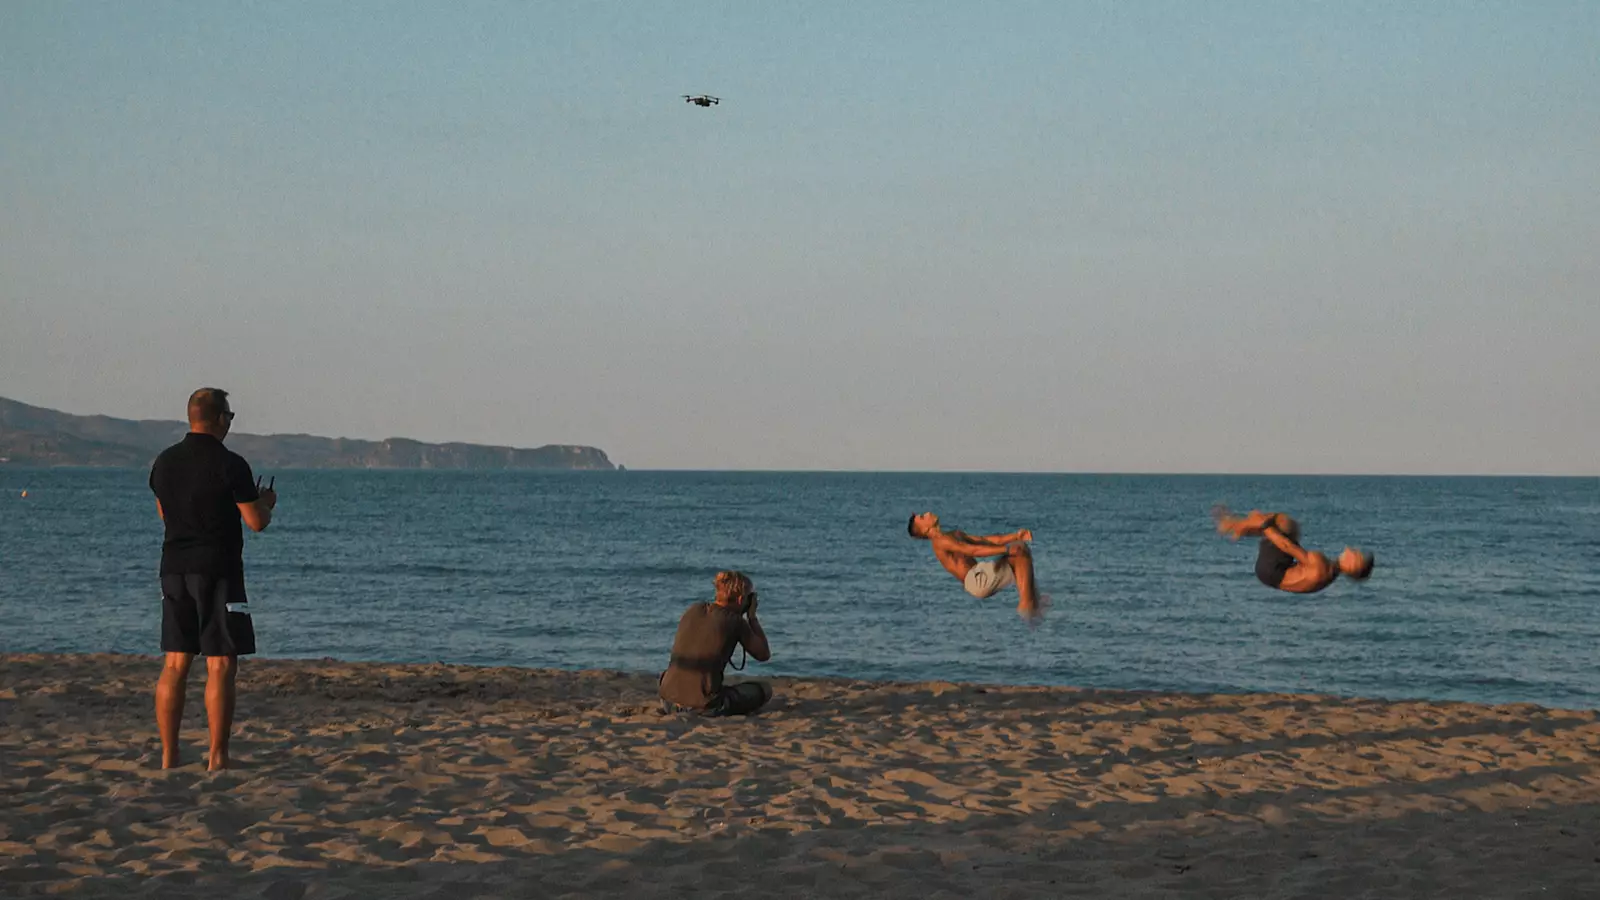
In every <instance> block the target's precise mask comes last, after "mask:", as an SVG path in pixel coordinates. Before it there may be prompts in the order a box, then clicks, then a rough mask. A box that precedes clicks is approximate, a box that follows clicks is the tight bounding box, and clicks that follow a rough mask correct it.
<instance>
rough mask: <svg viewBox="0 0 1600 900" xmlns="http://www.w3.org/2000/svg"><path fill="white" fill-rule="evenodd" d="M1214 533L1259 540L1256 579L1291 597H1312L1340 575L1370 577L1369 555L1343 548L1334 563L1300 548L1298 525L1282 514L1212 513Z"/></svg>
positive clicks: (1221, 510) (1224, 510) (1221, 508)
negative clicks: (1237, 514)
mask: <svg viewBox="0 0 1600 900" xmlns="http://www.w3.org/2000/svg"><path fill="white" fill-rule="evenodd" d="M1211 516H1212V518H1214V519H1216V521H1217V530H1218V531H1220V532H1222V533H1223V534H1225V535H1227V536H1228V537H1231V538H1233V539H1234V540H1236V541H1237V540H1239V539H1240V538H1247V537H1257V536H1259V537H1260V538H1261V548H1260V550H1259V552H1257V554H1256V577H1257V578H1259V579H1260V580H1261V583H1262V584H1264V585H1266V586H1267V587H1270V588H1277V589H1278V590H1280V591H1288V592H1289V593H1291V594H1315V593H1316V592H1317V591H1320V590H1322V589H1323V588H1325V587H1327V586H1328V585H1330V584H1333V582H1334V579H1336V578H1338V577H1339V576H1340V575H1344V576H1345V577H1346V578H1353V579H1355V580H1357V581H1365V580H1366V578H1367V576H1369V575H1371V574H1372V563H1373V559H1372V554H1370V553H1363V552H1361V551H1360V550H1357V549H1355V548H1354V547H1346V548H1344V552H1343V553H1340V554H1339V559H1338V561H1337V562H1335V561H1333V560H1330V559H1328V557H1327V556H1326V555H1325V554H1322V553H1319V552H1317V551H1315V550H1307V549H1305V548H1304V547H1302V546H1300V523H1299V522H1296V521H1295V520H1294V519H1291V518H1290V517H1289V516H1287V515H1285V514H1283V513H1273V512H1262V511H1261V510H1259V509H1252V510H1251V511H1250V514H1249V515H1248V516H1236V515H1234V514H1233V513H1231V512H1228V509H1227V507H1224V506H1219V507H1217V508H1216V509H1213V510H1212V511H1211Z"/></svg>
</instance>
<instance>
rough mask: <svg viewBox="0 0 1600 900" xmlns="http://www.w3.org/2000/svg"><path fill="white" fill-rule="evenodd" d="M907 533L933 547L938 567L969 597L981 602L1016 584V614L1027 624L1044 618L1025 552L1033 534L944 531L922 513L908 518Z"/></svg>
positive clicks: (1030, 558)
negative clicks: (1040, 617)
mask: <svg viewBox="0 0 1600 900" xmlns="http://www.w3.org/2000/svg"><path fill="white" fill-rule="evenodd" d="M906 533H907V534H910V535H911V536H912V537H914V538H922V539H923V540H926V541H928V542H929V543H930V544H932V545H933V555H934V556H936V557H938V559H939V564H940V565H942V566H944V567H945V569H946V570H948V571H949V572H950V574H951V575H954V576H955V577H956V578H957V580H959V581H960V582H961V584H962V585H963V586H964V587H965V588H966V589H967V593H969V594H971V595H972V596H974V597H977V598H978V599H979V600H983V599H986V598H989V597H993V596H994V595H995V594H997V593H999V592H1000V591H1001V589H1003V588H1005V587H1006V586H1008V585H1012V584H1015V585H1016V586H1017V596H1018V601H1017V613H1018V614H1020V615H1021V616H1022V617H1023V618H1025V619H1030V620H1031V619H1037V618H1039V616H1041V615H1043V613H1044V603H1041V602H1040V599H1039V586H1038V585H1037V584H1035V583H1034V580H1033V552H1032V551H1031V550H1029V549H1028V541H1031V540H1033V532H1032V531H1029V530H1027V529H1023V530H1021V531H1013V532H1011V533H1010V534H991V535H983V536H974V535H970V534H967V533H966V532H963V531H956V530H954V529H952V530H950V531H945V530H944V529H942V528H940V527H939V517H938V516H936V515H934V514H933V513H931V512H925V513H920V514H918V515H915V516H912V517H911V521H910V522H908V523H906ZM980 557H981V559H980Z"/></svg>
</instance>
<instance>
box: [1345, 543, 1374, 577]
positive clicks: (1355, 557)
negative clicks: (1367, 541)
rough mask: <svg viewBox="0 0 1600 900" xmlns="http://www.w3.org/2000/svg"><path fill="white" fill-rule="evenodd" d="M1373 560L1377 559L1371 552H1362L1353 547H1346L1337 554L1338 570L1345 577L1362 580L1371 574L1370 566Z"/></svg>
mask: <svg viewBox="0 0 1600 900" xmlns="http://www.w3.org/2000/svg"><path fill="white" fill-rule="evenodd" d="M1375 562H1377V560H1375V559H1374V558H1373V556H1372V554H1371V553H1362V552H1361V551H1360V550H1357V549H1356V548H1354V547H1346V548H1344V552H1343V553H1341V554H1339V571H1340V572H1342V573H1343V574H1344V575H1345V577H1347V578H1354V579H1356V580H1357V581H1364V580H1366V578H1367V576H1369V575H1371V574H1372V566H1373V564H1374V563H1375Z"/></svg>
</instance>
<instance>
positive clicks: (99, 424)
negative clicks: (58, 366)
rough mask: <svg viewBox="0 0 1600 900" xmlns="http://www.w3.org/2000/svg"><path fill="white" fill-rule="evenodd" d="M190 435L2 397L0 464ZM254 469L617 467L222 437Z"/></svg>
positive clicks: (455, 447)
mask: <svg viewBox="0 0 1600 900" xmlns="http://www.w3.org/2000/svg"><path fill="white" fill-rule="evenodd" d="M188 430H189V427H188V425H186V424H185V423H183V422H169V421H160V420H155V419H141V420H134V419H115V418H112V417H110V416H75V415H72V414H71V413H64V412H60V411H57V410H53V409H44V408H42V407H38V406H29V405H28V404H26V403H19V402H17V401H16V400H8V399H6V398H5V397H0V465H7V464H8V465H26V466H146V465H149V464H150V461H151V460H152V459H154V458H155V455H156V454H157V453H160V452H161V450H162V449H164V448H166V447H168V446H170V445H172V444H174V443H176V442H177V441H178V440H179V439H180V438H182V437H183V435H184V434H185V433H186V432H187V431H188ZM228 446H229V447H230V448H231V449H233V450H234V451H235V452H237V453H239V454H241V455H243V456H244V458H245V459H248V460H249V461H250V464H251V465H252V466H254V467H256V468H266V467H271V468H275V469H595V470H601V471H610V470H612V469H615V468H617V467H616V466H614V465H612V463H611V460H610V459H608V458H606V454H605V451H603V450H600V449H599V448H597V447H584V446H580V445H575V444H547V445H545V446H543V447H534V448H532V449H524V448H520V447H491V446H486V445H483V444H459V443H450V444H425V443H423V442H421V441H413V440H410V439H407V438H389V439H387V440H382V441H359V440H353V439H351V438H326V437H316V436H314V435H309V434H240V433H234V434H230V435H228Z"/></svg>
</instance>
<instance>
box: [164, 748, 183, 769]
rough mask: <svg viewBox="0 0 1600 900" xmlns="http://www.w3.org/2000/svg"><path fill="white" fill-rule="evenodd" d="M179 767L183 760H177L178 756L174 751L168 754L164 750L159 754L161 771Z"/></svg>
mask: <svg viewBox="0 0 1600 900" xmlns="http://www.w3.org/2000/svg"><path fill="white" fill-rule="evenodd" d="M181 765H183V760H181V759H179V758H178V754H177V752H176V751H174V752H172V753H168V752H166V751H165V750H163V751H162V752H161V768H163V769H176V768H177V767H179V766H181Z"/></svg>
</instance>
